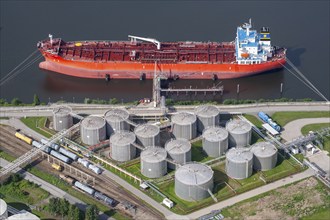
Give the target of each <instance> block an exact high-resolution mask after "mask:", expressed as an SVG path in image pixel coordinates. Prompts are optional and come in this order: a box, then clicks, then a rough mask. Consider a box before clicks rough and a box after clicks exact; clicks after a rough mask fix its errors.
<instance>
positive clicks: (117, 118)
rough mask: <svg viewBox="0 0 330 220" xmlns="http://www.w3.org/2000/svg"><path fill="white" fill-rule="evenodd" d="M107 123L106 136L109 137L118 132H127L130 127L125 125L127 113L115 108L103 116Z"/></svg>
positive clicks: (124, 110)
mask: <svg viewBox="0 0 330 220" xmlns="http://www.w3.org/2000/svg"><path fill="white" fill-rule="evenodd" d="M104 118H105V120H106V122H107V129H106V130H107V136H108V137H110V136H111V134H112V133H114V132H117V131H120V130H129V128H130V126H129V124H128V123H127V120H128V118H129V113H128V111H127V110H126V109H123V108H115V109H111V110H109V111H107V112H106V113H105V114H104Z"/></svg>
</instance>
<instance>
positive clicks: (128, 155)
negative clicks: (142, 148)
mask: <svg viewBox="0 0 330 220" xmlns="http://www.w3.org/2000/svg"><path fill="white" fill-rule="evenodd" d="M135 140H136V137H135V134H134V133H132V132H130V131H118V132H116V133H114V134H113V135H111V137H110V146H111V151H110V157H111V158H112V159H114V160H116V161H120V162H124V161H129V160H133V159H134V158H135V156H136V148H135V147H134V146H133V144H134V142H135Z"/></svg>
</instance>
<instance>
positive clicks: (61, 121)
mask: <svg viewBox="0 0 330 220" xmlns="http://www.w3.org/2000/svg"><path fill="white" fill-rule="evenodd" d="M71 112H72V109H71V108H70V107H69V106H59V107H56V108H54V110H53V127H54V130H55V131H62V130H63V129H68V128H70V127H71V126H72V125H73V118H72V115H71V114H70V113H71Z"/></svg>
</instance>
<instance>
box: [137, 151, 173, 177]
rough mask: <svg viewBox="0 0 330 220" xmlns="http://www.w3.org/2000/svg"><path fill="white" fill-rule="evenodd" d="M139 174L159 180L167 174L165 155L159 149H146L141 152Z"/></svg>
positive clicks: (164, 152)
mask: <svg viewBox="0 0 330 220" xmlns="http://www.w3.org/2000/svg"><path fill="white" fill-rule="evenodd" d="M140 157H141V173H142V174H143V175H144V176H146V177H148V178H159V177H162V176H164V175H165V174H166V173H167V161H166V157H167V153H166V150H165V149H164V148H161V147H153V146H152V147H147V148H146V149H145V150H143V151H142V152H141V156H140Z"/></svg>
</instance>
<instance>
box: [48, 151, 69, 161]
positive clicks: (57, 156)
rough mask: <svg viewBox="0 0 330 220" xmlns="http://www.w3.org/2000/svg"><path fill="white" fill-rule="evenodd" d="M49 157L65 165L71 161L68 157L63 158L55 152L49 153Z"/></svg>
mask: <svg viewBox="0 0 330 220" xmlns="http://www.w3.org/2000/svg"><path fill="white" fill-rule="evenodd" d="M50 155H52V156H54V157H56V158H57V159H59V160H61V161H63V162H65V163H70V162H71V159H70V158H68V157H66V156H64V155H62V154H60V153H59V152H57V151H55V150H51V151H50Z"/></svg>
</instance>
